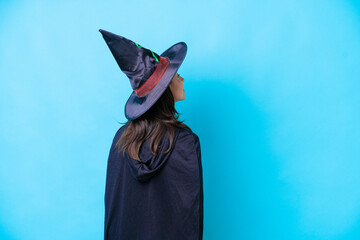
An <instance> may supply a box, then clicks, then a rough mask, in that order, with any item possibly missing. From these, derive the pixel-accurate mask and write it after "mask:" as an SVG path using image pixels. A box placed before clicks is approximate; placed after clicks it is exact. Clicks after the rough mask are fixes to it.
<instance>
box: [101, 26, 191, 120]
mask: <svg viewBox="0 0 360 240" xmlns="http://www.w3.org/2000/svg"><path fill="white" fill-rule="evenodd" d="M99 31H100V32H101V34H102V36H103V37H104V39H105V42H106V43H107V45H108V47H109V48H110V51H111V53H112V55H113V56H114V58H115V60H116V62H117V64H118V65H119V67H120V69H121V71H123V72H124V73H125V74H126V76H127V77H128V78H129V80H130V84H131V87H132V89H133V90H134V91H133V92H132V93H131V95H130V97H129V99H128V100H127V102H126V104H125V117H126V118H127V119H128V120H133V119H136V118H138V117H139V116H141V115H142V114H144V113H145V112H146V111H147V110H149V109H150V108H151V107H152V106H153V105H154V104H155V102H156V101H157V100H158V99H159V98H160V96H161V95H162V94H163V93H164V91H165V90H166V88H167V87H168V85H169V84H170V82H171V80H172V79H173V77H174V75H175V73H176V72H177V70H178V69H179V67H180V65H181V64H182V62H183V61H184V58H185V56H186V52H187V45H186V43H184V42H179V43H176V44H174V45H173V46H171V47H170V48H168V49H167V50H166V51H165V52H163V53H162V54H161V55H158V54H156V53H155V52H153V51H151V50H149V49H147V48H144V47H142V46H141V45H139V44H137V43H135V42H133V41H131V40H129V39H127V38H125V37H122V36H119V35H116V34H114V33H111V32H108V31H105V30H102V29H99Z"/></svg>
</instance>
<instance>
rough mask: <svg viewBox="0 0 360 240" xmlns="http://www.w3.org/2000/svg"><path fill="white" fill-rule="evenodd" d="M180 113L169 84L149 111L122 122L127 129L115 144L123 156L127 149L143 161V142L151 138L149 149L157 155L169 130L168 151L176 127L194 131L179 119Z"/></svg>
mask: <svg viewBox="0 0 360 240" xmlns="http://www.w3.org/2000/svg"><path fill="white" fill-rule="evenodd" d="M179 115H180V114H179V112H177V111H176V109H175V100H174V96H173V94H172V92H171V90H170V87H169V86H168V87H167V89H166V90H165V92H164V93H163V94H162V95H161V97H160V98H159V99H158V100H157V101H156V103H155V104H154V105H153V106H152V107H151V108H150V109H149V110H148V111H146V112H145V113H144V114H143V115H141V116H140V117H138V118H136V119H133V120H129V121H127V122H126V123H122V124H125V125H126V126H125V130H124V132H123V134H122V136H121V137H120V138H119V140H118V141H117V143H116V145H115V146H116V147H117V148H118V151H119V152H121V151H123V156H124V154H125V151H128V153H129V156H130V157H131V158H132V159H135V160H137V161H139V162H141V159H140V158H139V150H140V147H141V145H142V143H143V142H144V141H145V140H146V139H148V138H151V139H150V141H149V149H150V152H151V153H152V154H153V155H154V156H157V154H158V148H159V143H160V142H161V140H162V139H163V137H164V135H165V134H166V133H167V132H168V133H169V140H170V145H169V148H168V149H167V150H166V151H165V152H164V153H168V152H169V151H170V149H171V146H172V144H173V141H174V136H175V128H176V127H180V128H186V129H188V130H190V131H192V130H191V128H190V127H189V126H187V125H186V124H184V123H183V122H184V121H179V120H178V119H179ZM122 144H123V145H122Z"/></svg>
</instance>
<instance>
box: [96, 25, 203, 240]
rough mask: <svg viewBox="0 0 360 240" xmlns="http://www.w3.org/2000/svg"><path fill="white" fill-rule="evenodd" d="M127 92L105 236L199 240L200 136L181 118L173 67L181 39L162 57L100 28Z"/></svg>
mask: <svg viewBox="0 0 360 240" xmlns="http://www.w3.org/2000/svg"><path fill="white" fill-rule="evenodd" d="M99 31H100V32H101V33H102V35H103V37H104V39H105V41H106V43H107V45H108V46H109V48H110V51H111V53H112V54H113V56H114V57H115V60H116V61H117V63H118V65H119V67H120V68H121V70H122V71H123V72H124V73H125V74H126V75H127V76H128V78H129V80H130V84H131V86H132V88H133V90H134V91H133V93H132V94H131V95H130V97H129V99H128V101H127V102H126V105H125V116H126V118H127V119H128V121H127V122H126V123H125V124H124V125H123V126H121V127H120V128H119V129H118V130H117V132H116V134H115V136H114V138H113V141H112V144H111V148H110V152H109V157H108V162H107V174H106V188H105V228H104V238H105V240H114V239H117V240H180V239H181V240H201V239H202V236H203V177H202V163H201V149H200V141H199V137H198V136H197V135H196V134H195V133H194V132H192V130H191V129H190V128H189V127H188V126H187V125H186V124H184V123H183V121H179V120H178V118H179V113H178V112H177V111H176V109H175V102H177V101H181V100H184V99H185V91H184V78H182V77H181V76H180V75H179V74H178V73H177V71H178V69H179V67H180V65H181V63H182V62H183V60H184V58H185V55H186V51H187V45H186V44H185V43H184V42H179V43H177V44H174V45H173V46H172V47H170V48H168V49H167V50H166V51H165V52H164V53H163V54H161V55H160V56H159V55H157V54H156V53H154V52H153V51H151V50H149V49H146V48H143V47H142V46H140V45H139V44H137V43H135V42H133V41H131V40H129V39H126V38H124V37H122V36H119V35H116V34H113V33H110V32H108V31H105V30H102V29H100V30H99Z"/></svg>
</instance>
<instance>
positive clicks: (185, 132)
mask: <svg viewBox="0 0 360 240" xmlns="http://www.w3.org/2000/svg"><path fill="white" fill-rule="evenodd" d="M178 131H179V136H178V141H179V142H197V141H199V136H198V135H197V134H196V133H195V132H193V131H192V130H190V129H187V128H180V127H178Z"/></svg>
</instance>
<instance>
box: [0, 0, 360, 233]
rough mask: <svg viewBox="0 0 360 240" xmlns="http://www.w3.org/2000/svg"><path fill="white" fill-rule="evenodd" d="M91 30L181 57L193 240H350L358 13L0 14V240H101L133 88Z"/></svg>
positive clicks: (356, 217)
mask: <svg viewBox="0 0 360 240" xmlns="http://www.w3.org/2000/svg"><path fill="white" fill-rule="evenodd" d="M99 28H102V29H105V30H108V31H111V32H114V33H116V34H119V35H122V36H125V37H127V38H129V39H131V40H133V41H135V42H137V43H139V44H141V45H142V46H144V47H146V48H149V49H151V50H153V51H155V52H156V53H158V54H161V53H162V52H163V51H165V50H166V49H167V48H168V47H170V46H171V45H173V44H175V43H177V42H180V41H184V42H186V43H187V44H188V54H187V57H186V59H185V61H184V63H183V65H182V66H181V68H180V69H179V73H180V74H181V76H182V77H184V78H185V90H186V100H185V101H181V102H178V103H176V107H177V110H178V111H179V112H180V113H181V118H180V119H181V120H185V123H186V124H188V125H189V126H190V127H191V128H192V129H193V131H194V132H195V133H196V134H198V136H199V137H200V142H201V148H202V161H203V171H204V172H203V176H204V198H205V199H204V201H205V202H204V207H205V209H204V218H205V219H204V239H205V240H219V239H246V240H252V239H254V240H255V239H256V240H267V239H296V240H297V239H304V240H307V239H354V240H355V239H360V187H359V185H360V128H359V121H360V94H359V91H360V83H359V80H360V79H359V78H360V68H359V63H360V4H358V3H356V1H344V0H342V1H340V0H333V1H330V0H327V1H325V0H318V1H310V0H302V1H285V0H282V1H281V0H279V1H261V0H257V1H244V0H241V1H240V0H236V1H235V0H233V1H229V0H227V1H226V0H222V1H205V0H202V1H189V0H181V1H103V2H101V1H85V0H78V1H73V0H72V1H68V0H64V1H37V0H32V1H10V0H7V1H4V0H1V1H0V32H1V33H0V34H1V38H0V81H1V85H0V131H1V135H0V146H1V150H0V158H1V160H0V161H1V162H0V239H6V240H8V239H9V240H11V239H21V240H30V239H34V240H35V239H36V240H43V239H44V240H49V239H51V240H57V239H59V240H60V239H61V240H63V239H102V238H103V221H104V205H103V204H104V190H105V174H106V163H107V157H108V153H109V149H110V145H111V142H112V138H113V136H114V134H115V132H116V131H117V129H118V128H119V127H120V124H119V123H118V122H125V121H126V119H125V116H124V105H125V102H126V100H127V99H128V97H129V96H130V94H131V91H132V89H131V86H130V82H129V80H128V79H127V77H126V75H125V74H124V73H122V72H121V70H120V68H119V67H118V66H117V64H116V62H115V60H114V59H113V57H112V55H111V53H110V51H109V49H108V47H107V45H106V43H105V41H104V39H103V38H102V36H101V34H100V32H99V31H98V29H99Z"/></svg>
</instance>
